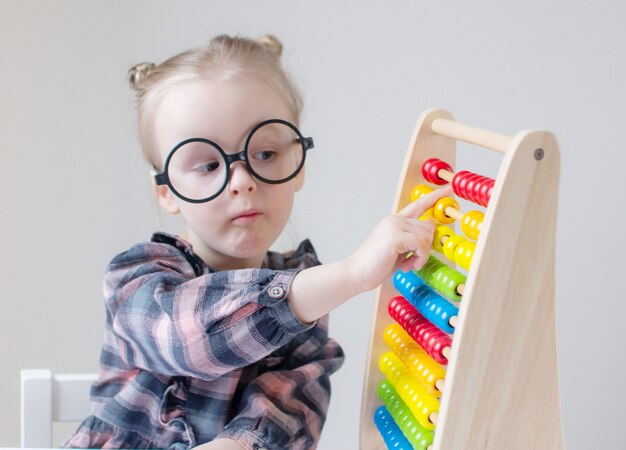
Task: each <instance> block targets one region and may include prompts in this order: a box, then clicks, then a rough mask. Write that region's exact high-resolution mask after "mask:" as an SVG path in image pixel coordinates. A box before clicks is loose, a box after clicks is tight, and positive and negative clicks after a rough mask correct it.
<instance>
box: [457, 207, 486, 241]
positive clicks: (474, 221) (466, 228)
mask: <svg viewBox="0 0 626 450" xmlns="http://www.w3.org/2000/svg"><path fill="white" fill-rule="evenodd" d="M484 217H485V215H484V214H483V213H482V212H480V211H468V212H466V213H465V214H464V215H463V220H462V221H461V230H463V233H465V236H467V237H468V238H470V239H473V240H477V239H478V235H479V234H480V228H481V227H482V225H483V219H484Z"/></svg>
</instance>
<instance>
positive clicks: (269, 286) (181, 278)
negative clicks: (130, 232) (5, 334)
mask: <svg viewBox="0 0 626 450" xmlns="http://www.w3.org/2000/svg"><path fill="white" fill-rule="evenodd" d="M185 251H187V250H186V249H182V248H177V247H175V246H173V245H170V244H165V243H158V242H151V243H146V244H140V245H138V246H135V247H133V248H132V249H131V250H129V251H128V252H125V253H123V254H121V255H119V256H118V257H116V258H115V259H114V260H113V261H112V263H111V264H110V265H109V269H108V272H107V274H106V276H105V297H106V299H107V302H106V306H107V326H106V329H105V342H104V347H103V352H102V357H101V364H103V365H104V366H107V367H112V368H113V370H115V369H116V368H119V369H125V370H129V369H133V368H139V369H144V370H148V371H151V372H156V373H160V374H163V375H169V376H192V377H197V378H200V379H203V380H213V379H216V378H218V377H221V376H223V375H224V374H226V373H229V372H231V371H233V370H235V369H237V368H240V367H244V366H247V365H250V364H253V363H255V362H257V361H259V360H261V359H263V358H265V357H266V356H267V355H269V354H270V353H272V352H273V351H275V350H276V349H278V348H280V347H282V346H283V345H285V344H286V343H288V342H289V341H290V340H291V339H292V338H293V337H294V336H296V335H298V334H299V333H301V332H302V331H305V330H307V329H309V328H311V327H312V326H313V325H314V324H304V323H302V322H300V321H299V320H298V319H297V318H296V317H295V316H294V314H293V312H292V311H291V308H290V305H289V303H288V301H287V297H288V293H289V286H290V285H291V281H292V279H293V277H294V276H295V274H296V273H297V271H298V270H269V269H245V270H233V271H224V272H216V273H207V274H204V275H202V274H198V273H197V271H198V268H197V267H196V268H194V265H193V264H192V263H191V262H190V261H189V260H188V259H187V257H186V256H185ZM277 290H278V291H279V292H280V295H276V292H277Z"/></svg>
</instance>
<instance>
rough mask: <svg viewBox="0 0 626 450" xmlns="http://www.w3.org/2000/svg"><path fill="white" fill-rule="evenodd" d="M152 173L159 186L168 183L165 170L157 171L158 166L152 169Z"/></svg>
mask: <svg viewBox="0 0 626 450" xmlns="http://www.w3.org/2000/svg"><path fill="white" fill-rule="evenodd" d="M150 175H152V176H153V177H154V182H155V183H156V184H157V186H161V185H163V184H167V178H166V176H165V172H161V173H157V170H156V168H153V169H152V170H150Z"/></svg>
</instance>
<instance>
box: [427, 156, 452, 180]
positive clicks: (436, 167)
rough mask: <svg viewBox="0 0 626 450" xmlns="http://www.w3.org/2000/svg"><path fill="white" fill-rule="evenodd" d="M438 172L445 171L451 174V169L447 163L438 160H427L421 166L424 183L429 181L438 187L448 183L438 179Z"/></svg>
mask: <svg viewBox="0 0 626 450" xmlns="http://www.w3.org/2000/svg"><path fill="white" fill-rule="evenodd" d="M440 170H447V171H449V172H452V167H450V164H448V163H447V162H445V161H442V160H440V159H438V158H430V159H427V160H426V161H424V164H422V176H423V177H424V179H425V180H426V181H429V182H430V183H433V184H436V185H439V186H441V185H444V184H446V183H448V182H447V181H446V180H444V179H443V178H439V171H440Z"/></svg>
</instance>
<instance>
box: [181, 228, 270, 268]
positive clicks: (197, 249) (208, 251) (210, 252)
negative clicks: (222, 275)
mask: <svg viewBox="0 0 626 450" xmlns="http://www.w3.org/2000/svg"><path fill="white" fill-rule="evenodd" d="M180 237H181V238H182V239H184V240H186V241H187V242H189V244H191V247H192V248H193V251H194V253H195V254H196V255H198V256H199V257H200V258H201V259H202V261H204V263H205V264H206V265H207V266H209V267H211V268H212V269H214V270H215V271H217V272H219V271H222V270H237V269H254V268H260V267H261V266H262V265H263V260H264V259H265V254H261V255H258V256H254V257H250V258H236V257H232V256H229V255H225V254H223V253H220V252H218V251H215V250H214V249H212V248H210V247H208V246H206V245H205V244H204V243H203V242H202V241H201V240H200V239H198V238H197V236H195V235H194V234H193V233H183V234H181V235H180Z"/></svg>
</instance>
